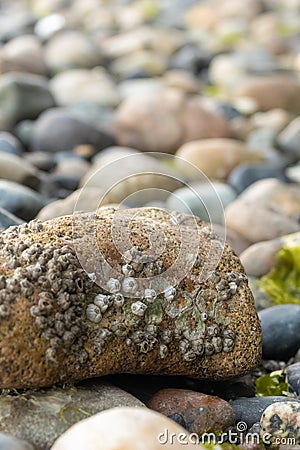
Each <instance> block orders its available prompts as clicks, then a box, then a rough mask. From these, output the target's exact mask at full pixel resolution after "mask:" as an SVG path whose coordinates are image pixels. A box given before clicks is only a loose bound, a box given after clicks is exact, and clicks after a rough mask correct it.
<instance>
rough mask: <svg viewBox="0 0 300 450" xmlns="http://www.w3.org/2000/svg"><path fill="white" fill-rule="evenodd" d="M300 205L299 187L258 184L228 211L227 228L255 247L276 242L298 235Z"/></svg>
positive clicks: (269, 182) (271, 182) (273, 182)
mask: <svg viewBox="0 0 300 450" xmlns="http://www.w3.org/2000/svg"><path fill="white" fill-rule="evenodd" d="M299 202H300V189H299V186H298V184H296V183H292V184H288V183H283V182H282V181H280V180H277V179H275V178H268V179H264V180H259V181H256V182H255V183H253V184H252V185H251V186H249V187H248V188H247V189H246V190H245V191H244V192H243V193H242V194H241V195H240V196H239V197H238V198H237V199H236V200H235V201H234V202H232V203H230V204H229V205H228V206H227V207H226V209H225V218H226V224H227V226H228V227H229V228H230V229H232V230H234V231H236V232H237V233H239V234H241V235H242V236H243V237H245V238H246V239H248V240H249V241H250V242H252V243H255V242H261V241H267V240H270V239H276V238H278V237H280V236H284V235H287V234H290V233H295V232H297V231H299V222H298V216H299V209H298V205H299V204H300V203H299ZM254 219H255V220H254ZM249 224H251V226H249Z"/></svg>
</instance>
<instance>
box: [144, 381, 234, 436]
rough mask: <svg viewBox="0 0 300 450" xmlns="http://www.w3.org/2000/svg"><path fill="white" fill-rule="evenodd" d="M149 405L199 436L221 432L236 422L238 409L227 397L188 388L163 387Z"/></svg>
mask: <svg viewBox="0 0 300 450" xmlns="http://www.w3.org/2000/svg"><path fill="white" fill-rule="evenodd" d="M147 406H148V407H149V408H151V409H153V410H154V411H157V412H160V413H162V414H164V415H165V416H167V417H169V419H172V420H174V421H175V422H177V423H178V424H179V425H181V426H183V427H184V428H186V429H187V430H188V431H189V432H190V433H197V434H198V435H199V436H200V435H201V434H203V433H205V432H206V433H219V432H220V431H225V430H226V429H227V428H229V427H231V426H234V424H235V413H234V411H233V409H232V407H231V406H230V404H229V403H227V402H226V401H225V400H222V399H220V398H218V397H213V396H212V395H205V394H201V393H200V392H195V391H191V390H187V389H162V390H161V391H158V392H157V393H156V394H155V395H154V396H153V397H152V398H151V400H150V401H149V403H148V405H147Z"/></svg>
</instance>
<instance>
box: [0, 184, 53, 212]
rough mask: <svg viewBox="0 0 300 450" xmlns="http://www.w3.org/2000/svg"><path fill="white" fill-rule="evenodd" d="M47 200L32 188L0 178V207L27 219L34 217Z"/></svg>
mask: <svg viewBox="0 0 300 450" xmlns="http://www.w3.org/2000/svg"><path fill="white" fill-rule="evenodd" d="M46 203H47V201H46V200H45V199H43V197H42V196H41V195H40V194H39V193H38V192H36V191H34V190H33V189H30V188H28V187H27V186H23V185H21V184H18V183H14V182H13V181H7V180H0V207H1V208H4V209H6V210H7V211H9V212H11V213H12V214H15V215H16V216H17V217H20V218H21V219H23V220H25V221H28V220H31V219H34V218H35V216H36V215H37V213H38V212H39V210H40V209H42V207H43V206H45V205H46Z"/></svg>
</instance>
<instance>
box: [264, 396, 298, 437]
mask: <svg viewBox="0 0 300 450" xmlns="http://www.w3.org/2000/svg"><path fill="white" fill-rule="evenodd" d="M266 433H269V434H271V436H272V437H273V439H274V444H276V438H279V440H282V442H281V443H282V444H284V443H285V442H288V441H284V439H288V438H292V439H295V442H294V444H300V403H298V402H294V401H289V400H287V401H286V402H280V403H273V404H272V405H270V406H268V407H267V408H266V410H265V411H264V412H263V415H262V418H261V420H260V434H261V436H264V435H265V434H266Z"/></svg>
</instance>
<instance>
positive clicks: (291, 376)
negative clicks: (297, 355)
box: [286, 362, 300, 397]
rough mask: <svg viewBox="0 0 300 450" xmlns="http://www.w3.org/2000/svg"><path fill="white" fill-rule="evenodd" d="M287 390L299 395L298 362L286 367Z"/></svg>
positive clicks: (299, 366) (299, 369)
mask: <svg viewBox="0 0 300 450" xmlns="http://www.w3.org/2000/svg"><path fill="white" fill-rule="evenodd" d="M286 373H287V379H288V385H289V391H290V392H291V393H293V394H296V395H297V396H298V397H300V362H298V363H295V364H291V365H290V366H288V367H287V368H286Z"/></svg>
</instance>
